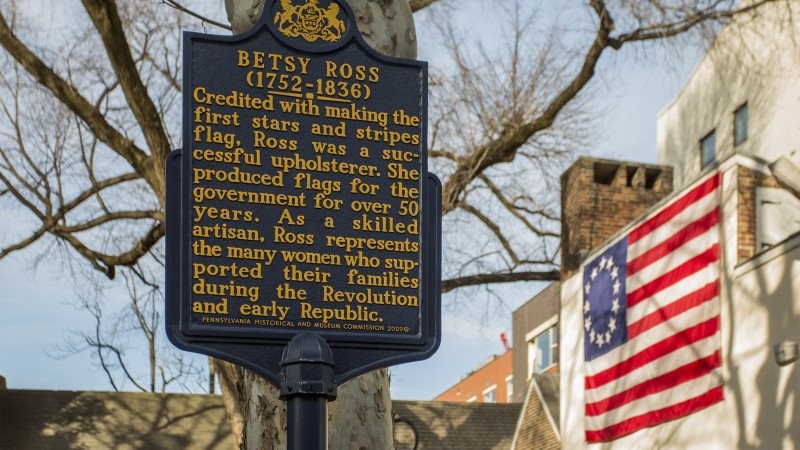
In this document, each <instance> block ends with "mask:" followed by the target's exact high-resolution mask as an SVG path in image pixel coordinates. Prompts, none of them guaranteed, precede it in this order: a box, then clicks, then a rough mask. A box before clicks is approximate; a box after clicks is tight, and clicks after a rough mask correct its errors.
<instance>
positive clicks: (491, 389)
mask: <svg viewBox="0 0 800 450" xmlns="http://www.w3.org/2000/svg"><path fill="white" fill-rule="evenodd" d="M481 394H482V399H483V403H497V385H496V384H493V385H491V386H489V387H488V388H486V389H484V390H483V392H481ZM489 394H492V398H491V400H492V401H487V398H486V396H487V395H489Z"/></svg>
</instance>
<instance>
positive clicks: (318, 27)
mask: <svg viewBox="0 0 800 450" xmlns="http://www.w3.org/2000/svg"><path fill="white" fill-rule="evenodd" d="M318 3H319V1H318V0H306V3H305V4H304V5H299V6H298V5H295V4H293V3H292V0H281V10H280V11H278V13H277V14H275V26H276V27H277V28H278V31H280V32H281V34H283V35H284V36H288V37H292V38H296V37H301V38H303V39H305V40H306V41H308V42H315V41H317V40H318V39H321V40H323V41H327V42H336V41H338V40H339V39H341V38H342V35H344V31H345V26H344V22H343V21H342V20H341V19H339V10H340V7H339V5H338V4H337V3H336V2H331V4H330V5H329V6H328V7H327V8H320V7H319V6H318Z"/></svg>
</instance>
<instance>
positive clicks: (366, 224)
mask: <svg viewBox="0 0 800 450" xmlns="http://www.w3.org/2000/svg"><path fill="white" fill-rule="evenodd" d="M426 114H427V66H426V64H425V63H423V62H419V61H412V60H405V59H398V58H390V57H386V56H382V55H379V54H377V53H376V52H375V51H374V50H372V49H371V48H369V47H368V46H367V45H366V44H365V43H364V42H363V39H362V38H361V37H360V35H359V34H358V32H357V29H356V23H355V20H354V19H353V15H352V13H351V11H350V9H349V7H348V6H347V5H346V4H344V3H337V2H336V1H333V0H294V1H290V0H282V1H280V2H278V1H274V2H273V3H272V6H271V8H267V9H266V10H265V12H264V20H262V23H261V25H260V26H256V28H255V29H254V30H253V31H251V32H250V33H247V34H245V35H241V36H235V37H233V36H212V35H205V34H197V33H186V34H185V37H184V109H183V149H182V150H180V151H176V152H173V154H172V155H171V156H170V160H169V161H168V177H169V183H168V184H169V186H168V197H169V204H168V207H167V215H168V234H167V242H168V245H167V248H168V250H167V255H168V269H167V288H168V307H167V322H168V328H169V330H168V334H169V335H170V337H171V339H172V340H173V342H174V343H175V344H176V345H178V346H179V347H183V348H186V349H189V350H194V351H199V352H202V353H207V354H213V355H215V356H219V357H222V358H226V359H230V360H234V361H235V362H238V363H240V364H245V365H248V366H250V367H251V368H254V369H256V370H259V371H260V372H262V373H264V374H265V375H266V376H268V377H270V378H272V379H276V377H277V373H278V372H279V368H278V367H277V359H276V360H275V363H274V365H275V367H274V368H271V367H270V362H269V360H271V359H273V358H274V354H278V355H279V354H280V353H279V352H280V351H282V349H283V345H285V344H286V342H288V341H289V340H290V339H291V338H292V337H293V336H295V335H296V334H297V333H299V332H303V331H310V332H315V333H318V334H319V335H320V336H321V337H323V338H324V339H325V340H326V341H327V342H328V343H329V345H330V346H331V348H332V350H333V352H334V357H335V359H336V373H337V376H339V377H340V378H342V379H346V378H348V377H350V376H353V375H355V374H357V373H360V372H363V371H365V370H369V369H371V368H373V367H377V366H381V365H389V364H391V363H395V362H401V361H407V360H414V359H422V358H424V357H427V356H428V355H430V354H431V353H432V352H433V351H434V350H435V348H436V347H437V345H438V337H439V329H440V325H439V273H440V268H439V258H440V257H439V254H440V250H439V237H438V236H439V233H440V230H439V227H440V219H439V217H440V216H439V214H440V213H439V204H440V200H439V197H440V193H439V184H438V181H437V180H435V177H433V176H432V175H430V174H428V172H427V158H426V142H425V141H426V122H427V117H426ZM265 347H270V349H266V348H265ZM271 347H275V348H271ZM276 352H278V353H276ZM273 372H274V373H273Z"/></svg>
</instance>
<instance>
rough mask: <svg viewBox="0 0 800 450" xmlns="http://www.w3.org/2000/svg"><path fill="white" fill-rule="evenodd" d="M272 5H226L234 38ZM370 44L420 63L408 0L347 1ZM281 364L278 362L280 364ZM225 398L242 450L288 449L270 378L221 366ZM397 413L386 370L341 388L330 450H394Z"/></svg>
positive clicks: (281, 406) (232, 1)
mask: <svg viewBox="0 0 800 450" xmlns="http://www.w3.org/2000/svg"><path fill="white" fill-rule="evenodd" d="M269 1H270V0H225V8H226V10H227V12H228V21H229V22H230V23H231V26H232V28H233V32H234V33H243V32H245V31H247V30H249V29H250V28H252V27H253V25H254V24H255V23H256V22H257V21H258V19H259V18H260V16H261V14H262V12H263V9H264V6H265V4H267V5H268V2H269ZM347 3H348V4H349V5H350V7H351V8H352V9H353V12H354V13H355V15H356V18H357V20H358V29H359V31H360V32H361V33H362V35H363V36H364V39H365V40H366V41H367V43H368V44H369V45H370V46H371V47H372V48H374V49H376V50H377V51H379V52H381V53H383V54H386V55H391V56H402V57H406V58H416V55H417V39H416V33H415V30H414V19H413V16H412V14H411V8H410V7H409V4H408V1H407V0H377V1H376V0H347ZM275 363H276V364H277V363H278V362H277V361H276V362H275ZM215 366H216V367H218V371H217V374H218V376H219V380H220V386H221V387H222V396H223V399H224V403H225V407H226V410H227V412H228V415H229V417H230V420H231V423H232V428H233V431H234V433H236V435H237V436H238V438H239V440H238V442H239V447H240V448H242V449H246V450H272V449H284V448H286V403H285V402H284V401H282V400H279V399H278V390H277V388H276V387H275V386H273V385H272V384H270V383H268V382H267V381H266V380H265V379H263V378H261V377H260V376H258V375H256V374H254V373H253V372H250V371H248V370H245V369H242V368H239V367H236V366H234V365H233V364H230V363H226V362H222V361H217V362H216V364H215ZM392 446H393V445H392V413H391V398H390V393H389V373H388V370H387V369H381V370H376V371H373V372H370V373H367V374H364V375H362V376H360V377H358V378H355V379H353V380H350V381H349V382H347V383H345V384H344V385H342V386H340V387H339V391H338V397H337V399H336V401H334V402H332V403H330V404H329V406H328V448H329V449H331V450H362V449H363V450H367V449H382V448H386V449H388V448H391V447H392Z"/></svg>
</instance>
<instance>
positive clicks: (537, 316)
mask: <svg viewBox="0 0 800 450" xmlns="http://www.w3.org/2000/svg"><path fill="white" fill-rule="evenodd" d="M559 286H560V283H558V282H555V283H551V284H550V285H548V286H547V287H546V288H544V289H543V290H542V291H541V292H540V293H538V294H537V295H536V296H535V297H533V298H532V299H530V300H529V301H528V302H527V303H525V304H524V305H522V306H520V307H519V308H517V309H516V310H514V313H513V314H512V319H511V322H512V347H513V349H514V356H513V357H512V360H513V363H512V368H513V374H514V379H513V386H514V388H513V391H514V392H513V394H512V401H514V402H520V403H521V402H523V401H524V400H525V394H526V392H527V391H528V383H529V381H530V378H529V377H528V370H529V369H528V361H530V355H529V354H528V352H529V351H530V348H529V347H528V341H529V340H530V339H527V338H528V336H529V335H530V334H536V332H537V330H541V329H542V328H543V327H545V328H546V327H547V326H549V325H550V324H551V323H552V324H557V323H558V305H559ZM541 331H544V330H541ZM551 372H558V364H557V363H556V365H555V367H553V368H552V370H551Z"/></svg>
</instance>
